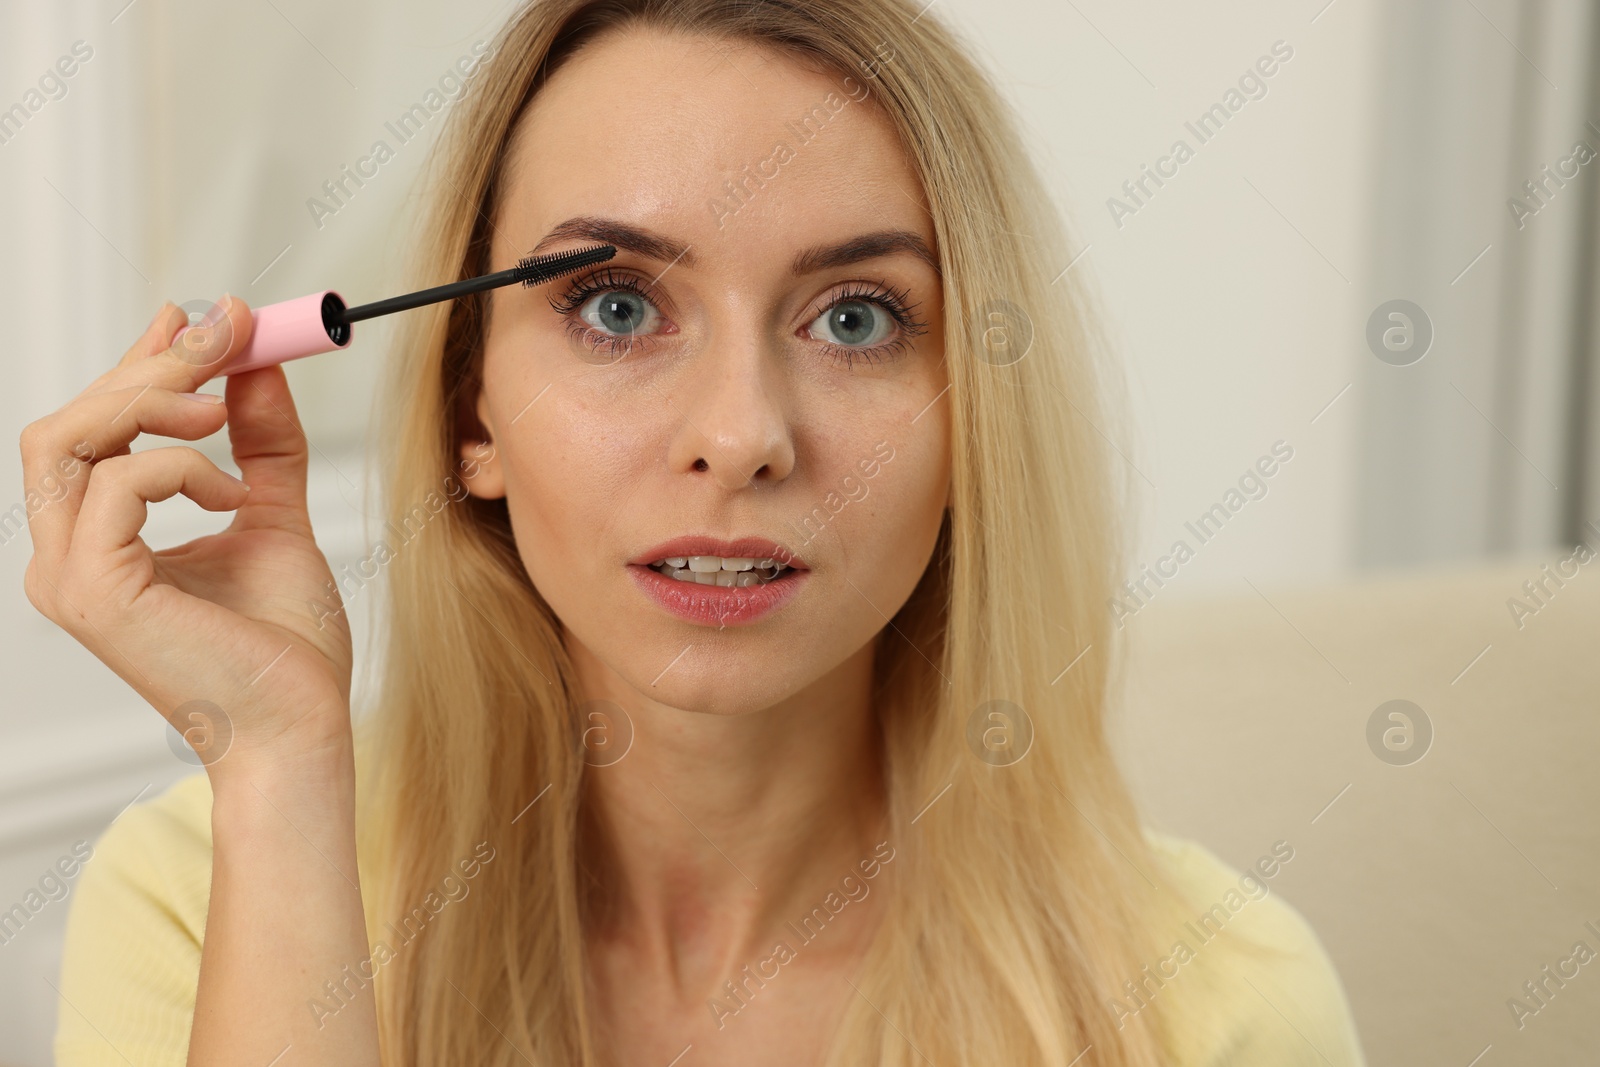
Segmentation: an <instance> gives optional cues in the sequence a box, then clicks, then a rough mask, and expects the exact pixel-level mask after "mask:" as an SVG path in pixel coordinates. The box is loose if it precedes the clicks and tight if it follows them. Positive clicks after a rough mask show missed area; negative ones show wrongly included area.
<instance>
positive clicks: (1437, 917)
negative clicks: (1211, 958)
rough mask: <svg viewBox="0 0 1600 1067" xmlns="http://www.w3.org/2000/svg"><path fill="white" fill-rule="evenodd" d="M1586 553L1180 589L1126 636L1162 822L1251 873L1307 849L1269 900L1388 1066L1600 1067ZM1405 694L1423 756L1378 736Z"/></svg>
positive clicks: (1593, 696)
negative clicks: (1218, 591) (1338, 981)
mask: <svg viewBox="0 0 1600 1067" xmlns="http://www.w3.org/2000/svg"><path fill="white" fill-rule="evenodd" d="M1584 554H1585V555H1588V556H1589V557H1590V561H1589V562H1587V563H1584V562H1582V561H1581V559H1580V558H1577V557H1573V558H1570V559H1569V556H1570V553H1568V552H1566V551H1560V550H1556V551H1552V552H1549V553H1546V554H1545V555H1543V556H1541V557H1537V558H1532V559H1522V560H1518V561H1506V562H1503V563H1496V564H1495V565H1493V566H1486V567H1480V568H1473V569H1451V570H1433V571H1427V572H1420V571H1419V572H1404V573H1400V574H1392V575H1391V574H1383V575H1378V576H1376V577H1372V578H1368V579H1364V580H1362V581H1360V582H1357V583H1354V584H1350V585H1344V586H1336V587H1310V586H1306V587H1299V588H1295V587H1290V586H1287V585H1283V584H1276V583H1273V584H1268V583H1263V582H1260V581H1257V582H1255V583H1254V588H1252V585H1251V584H1250V583H1249V582H1247V581H1246V580H1243V579H1241V580H1240V581H1239V582H1238V583H1237V585H1238V591H1237V593H1230V594H1228V595H1220V596H1219V595H1210V596H1203V597H1195V596H1189V597H1186V596H1184V595H1182V594H1183V590H1182V589H1181V588H1180V587H1179V586H1176V585H1174V586H1171V587H1169V588H1167V589H1163V590H1162V591H1161V592H1160V593H1159V595H1158V596H1157V597H1155V598H1153V599H1152V600H1151V602H1150V603H1149V604H1148V606H1146V607H1145V608H1144V609H1143V610H1141V611H1140V612H1139V613H1138V614H1137V615H1135V616H1134V617H1133V618H1131V619H1128V620H1127V621H1126V625H1125V629H1124V630H1123V639H1124V641H1125V649H1126V653H1127V659H1126V671H1125V675H1126V678H1125V683H1124V685H1125V689H1124V692H1125V706H1124V708H1123V710H1122V711H1121V713H1120V714H1119V715H1118V717H1117V719H1116V721H1115V724H1114V727H1113V729H1114V733H1115V736H1116V738H1117V743H1118V747H1119V750H1120V752H1121V754H1122V759H1123V764H1124V766H1125V767H1126V769H1127V770H1128V773H1129V775H1130V777H1131V779H1132V780H1133V783H1134V788H1135V791H1136V793H1137V794H1138V796H1139V798H1140V800H1141V802H1142V803H1143V805H1144V809H1145V812H1146V816H1147V818H1148V820H1149V821H1150V822H1151V824H1152V825H1154V826H1155V827H1157V828H1159V829H1163V830H1167V831H1169V832H1173V833H1177V834H1181V835H1184V836H1188V837H1192V838H1196V839H1198V840H1200V841H1201V842H1203V843H1205V844H1206V845H1208V846H1209V847H1211V848H1212V849H1213V850H1214V851H1215V852H1217V853H1218V854H1219V855H1220V856H1222V857H1223V858H1224V859H1226V860H1227V861H1228V862H1229V863H1231V864H1233V865H1234V866H1236V867H1243V866H1245V865H1247V864H1248V863H1250V862H1251V861H1252V860H1253V859H1254V858H1255V857H1256V856H1257V855H1259V854H1260V853H1262V852H1263V851H1265V850H1266V849H1268V848H1269V847H1270V845H1271V844H1272V842H1274V841H1276V840H1279V839H1283V840H1287V841H1289V842H1290V843H1291V844H1292V845H1293V846H1294V848H1295V850H1296V856H1295V859H1294V861H1293V862H1292V863H1290V864H1287V865H1285V867H1284V868H1283V872H1282V874H1281V875H1280V877H1279V879H1278V881H1277V882H1276V884H1275V886H1274V888H1275V890H1276V891H1277V892H1280V893H1281V894H1282V895H1283V896H1284V898H1285V899H1287V900H1288V901H1289V902H1290V903H1292V904H1294V905H1295V906H1296V907H1297V908H1299V910H1300V911H1301V913H1302V914H1304V915H1305V916H1306V918H1307V919H1308V920H1310V922H1311V924H1312V926H1313V927H1314V928H1315V929H1316V930H1317V932H1318V934H1319V935H1320V937H1321V939H1322V941H1323V944H1324V945H1325V947H1326V948H1327V950H1328V952H1329V954H1330V956H1331V957H1332V958H1333V961H1334V963H1335V965H1336V966H1337V967H1338V969H1339V972H1340V974H1341V976H1342V977H1343V979H1344V983H1345V988H1346V991H1347V992H1348V994H1349V997H1350V1001H1351V1006H1352V1009H1353V1011H1354V1013H1355V1018H1356V1023H1357V1026H1358V1027H1359V1029H1360V1031H1361V1035H1362V1041H1363V1045H1364V1047H1365V1049H1366V1053H1367V1058H1368V1061H1369V1062H1370V1063H1372V1064H1374V1065H1379V1064H1424V1063H1427V1064H1448V1065H1454V1067H1468V1065H1469V1064H1473V1067H1503V1065H1506V1064H1541V1065H1545V1064H1580V1063H1581V1064H1595V1063H1600V957H1596V958H1594V959H1593V960H1590V961H1588V962H1586V963H1585V962H1580V959H1582V958H1584V957H1585V956H1586V953H1585V952H1584V951H1581V950H1579V951H1575V945H1576V943H1577V942H1580V941H1581V942H1583V943H1584V945H1585V946H1586V948H1587V949H1588V950H1593V952H1595V953H1600V558H1593V555H1592V554H1591V553H1588V552H1587V550H1585V553H1584ZM1563 561H1566V562H1565V563H1563ZM1546 565H1549V569H1548V570H1546V569H1545V568H1546ZM1574 571H1575V572H1576V573H1575V574H1574V573H1573V572H1574ZM1563 573H1565V574H1567V575H1569V577H1562V575H1563ZM1557 579H1559V580H1560V581H1561V583H1562V584H1560V585H1559V586H1558V585H1557V584H1556V580H1557ZM1540 581H1542V582H1543V586H1544V591H1541V590H1540V589H1539V588H1538V585H1537V584H1533V585H1532V586H1531V588H1532V589H1533V592H1534V593H1536V594H1537V596H1538V599H1537V600H1536V599H1534V598H1533V597H1530V596H1529V595H1528V588H1530V587H1525V586H1524V582H1529V583H1538V582H1540ZM1513 599H1515V600H1518V601H1520V602H1521V603H1522V604H1523V605H1524V608H1523V609H1521V610H1514V609H1513V607H1511V606H1509V605H1508V601H1512V600H1513ZM1396 699H1403V700H1407V701H1410V702H1412V703H1413V704H1415V705H1416V706H1417V707H1419V708H1420V709H1422V713H1423V715H1422V716H1418V715H1416V714H1415V713H1412V714H1411V715H1410V716H1409V718H1410V719H1411V720H1413V728H1412V729H1411V730H1410V731H1409V737H1408V729H1407V724H1406V721H1405V720H1404V719H1394V718H1390V717H1389V714H1388V712H1389V711H1390V710H1393V708H1390V709H1386V710H1385V712H1383V713H1382V715H1381V716H1380V719H1381V722H1380V723H1379V724H1378V725H1377V726H1376V727H1373V728H1372V729H1371V730H1370V733H1369V720H1371V719H1372V718H1373V715H1374V712H1375V711H1376V710H1377V709H1378V708H1379V706H1380V705H1383V704H1385V703H1386V702H1388V701H1391V700H1396ZM1423 716H1425V718H1426V721H1427V722H1428V723H1429V724H1431V729H1432V737H1431V741H1429V742H1427V744H1426V751H1425V754H1424V755H1422V756H1421V758H1420V759H1415V757H1416V755H1417V754H1418V753H1419V752H1421V751H1423V736H1424V733H1425V730H1423V729H1421V728H1420V727H1421V726H1422V721H1423ZM1385 735H1387V737H1385ZM1369 736H1370V738H1371V740H1370V741H1369ZM1408 741H1409V744H1410V747H1409V749H1408V748H1407V747H1406V745H1407V742H1408ZM1378 753H1382V754H1383V755H1382V756H1381V757H1380V755H1379V754H1378ZM1586 924H1588V925H1586ZM1546 966H1548V967H1549V968H1550V970H1549V971H1545V970H1543V968H1545V967H1546ZM1563 973H1564V974H1565V975H1567V976H1568V977H1566V978H1562V974H1563ZM1529 982H1531V983H1534V992H1535V993H1538V994H1539V995H1538V996H1537V997H1535V996H1534V995H1533V994H1531V993H1530V992H1529V991H1528V989H1527V988H1526V987H1525V985H1524V983H1529ZM1512 998H1516V1000H1517V1001H1518V1002H1519V1003H1520V1004H1521V1005H1522V1007H1521V1008H1516V1007H1515V1005H1514V1004H1512V1003H1510V1002H1511V1001H1512ZM1475 1058H1477V1059H1475Z"/></svg>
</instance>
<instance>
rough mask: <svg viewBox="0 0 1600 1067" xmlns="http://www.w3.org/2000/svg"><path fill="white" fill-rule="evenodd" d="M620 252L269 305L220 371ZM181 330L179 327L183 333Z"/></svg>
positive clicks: (302, 352)
mask: <svg viewBox="0 0 1600 1067" xmlns="http://www.w3.org/2000/svg"><path fill="white" fill-rule="evenodd" d="M616 254H617V250H616V248H614V247H613V246H611V245H599V246H596V247H593V248H580V249H577V250H575V251H572V252H557V253H554V254H551V255H544V256H529V257H527V258H526V259H523V260H522V261H521V262H519V263H518V264H517V265H516V266H515V267H512V268H511V269H510V270H501V271H496V272H494V273H493V274H484V275H481V276H479V277H477V278H467V279H465V280H463V281H459V282H451V283H450V284H449V285H436V286H434V287H433V288H432V289H422V290H419V291H418V292H415V293H407V294H405V295H404V296H392V297H390V298H389V299H387V300H377V301H374V302H373V303H370V304H361V305H359V306H357V307H346V306H345V303H344V300H343V298H341V297H340V296H339V294H338V293H336V292H334V291H333V290H332V289H328V290H324V291H323V292H320V293H310V294H308V295H306V296H301V297H296V298H295V299H293V300H285V301H283V302H282V303H279V304H267V305H265V306H264V307H258V308H256V309H254V310H253V311H251V312H250V317H251V319H252V320H254V323H255V326H254V329H252V331H251V333H250V343H249V344H247V345H245V346H244V348H242V349H240V350H239V351H238V352H236V353H234V355H233V356H232V358H230V359H229V360H228V362H227V363H226V364H225V365H224V366H223V367H222V368H221V369H220V370H219V371H218V372H217V374H218V376H222V375H228V374H238V373H240V372H241V371H247V370H258V369H260V368H261V367H270V366H272V364H274V363H284V362H287V361H288V360H291V359H299V358H300V357H302V356H314V355H317V354H318V353H319V352H332V351H333V350H335V349H339V348H345V347H348V346H349V344H350V340H351V333H352V330H351V323H355V322H360V321H361V320H363V319H373V318H377V317H378V316H379V315H390V314H393V313H394V312H396V311H407V310H410V309H411V308H416V307H422V306H423V305H424V304H436V303H438V302H439V301H441V300H453V299H455V298H456V297H458V296H466V295H468V294H469V293H481V292H484V291H486V290H489V289H498V288H500V287H501V286H504V285H513V284H516V283H518V282H520V283H521V284H523V285H527V286H533V285H539V284H540V283H542V282H547V281H550V280H551V279H552V278H559V277H561V276H562V275H563V274H571V273H572V272H573V271H575V270H579V269H581V268H583V267H587V266H589V265H590V264H591V263H602V262H604V261H605V260H608V259H610V258H611V257H612V256H614V255H616ZM185 329H187V327H186V328H185ZM183 332H184V331H179V333H180V335H181V334H182V333H183Z"/></svg>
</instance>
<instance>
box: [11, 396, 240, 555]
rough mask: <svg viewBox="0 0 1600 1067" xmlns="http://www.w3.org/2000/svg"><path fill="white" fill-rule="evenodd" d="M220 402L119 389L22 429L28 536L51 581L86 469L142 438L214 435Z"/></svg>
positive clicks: (223, 413) (221, 413) (222, 412)
mask: <svg viewBox="0 0 1600 1067" xmlns="http://www.w3.org/2000/svg"><path fill="white" fill-rule="evenodd" d="M215 399H216V402H215V403H210V402H206V401H198V402H197V401H195V400H192V399H189V398H187V397H183V396H180V395H178V394H177V393H174V392H172V391H171V390H168V389H158V388H156V387H155V386H152V385H144V386H139V387H136V388H135V387H129V388H127V389H117V390H113V391H111V392H104V393H96V394H90V395H88V396H80V397H79V398H78V399H76V400H74V401H72V402H70V403H69V404H67V406H66V407H64V408H62V409H61V410H60V411H58V412H56V413H55V414H53V415H49V416H46V417H45V418H43V419H41V420H39V421H38V422H37V423H35V424H34V425H32V426H30V427H28V429H27V430H26V431H24V435H23V440H24V444H23V448H22V471H23V485H24V487H25V488H26V490H27V492H28V497H27V500H26V503H25V510H26V512H27V517H28V530H29V533H30V534H31V536H32V538H33V550H34V553H35V554H36V555H37V556H38V557H39V558H40V560H41V562H42V564H43V565H44V567H45V569H46V574H47V575H49V574H54V573H55V569H56V567H57V566H58V565H59V564H60V562H61V560H62V559H63V558H65V556H66V554H67V547H68V543H69V542H70V540H71V535H72V527H73V524H74V523H75V522H76V520H77V517H78V510H79V507H80V506H81V504H82V501H83V493H84V488H85V486H86V485H87V484H88V481H89V479H88V477H87V468H88V465H89V464H91V463H95V462H100V461H104V460H106V459H111V458H113V457H115V456H119V455H126V454H128V452H129V451H130V449H129V447H128V445H129V442H131V441H132V440H133V439H134V438H135V437H137V436H138V435H139V434H141V433H153V434H159V435H160V436H162V437H176V438H180V439H182V440H188V441H193V440H197V439H199V438H202V437H206V436H208V435H210V434H213V433H216V432H217V431H218V430H220V429H221V428H222V424H223V423H224V422H226V421H227V417H228V416H227V410H226V408H225V406H224V404H223V403H222V402H221V401H222V398H221V397H216V398H215Z"/></svg>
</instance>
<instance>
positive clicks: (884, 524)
mask: <svg viewBox="0 0 1600 1067" xmlns="http://www.w3.org/2000/svg"><path fill="white" fill-rule="evenodd" d="M936 414H938V412H934V411H930V412H929V413H928V417H925V418H923V419H920V420H918V422H917V423H916V424H915V425H906V424H905V422H903V421H902V422H901V423H899V426H900V429H899V430H898V432H884V433H880V434H878V435H875V436H869V437H867V438H864V439H863V440H862V441H860V442H858V443H854V444H852V446H851V449H852V450H851V451H848V452H844V451H841V452H840V453H839V456H840V458H841V459H844V460H845V463H846V465H845V466H842V467H840V468H839V474H838V476H837V477H835V478H834V479H833V480H832V481H833V486H834V488H833V490H832V492H833V496H832V497H830V498H827V499H828V501H829V507H828V508H827V510H829V511H830V512H831V511H832V509H834V508H837V509H838V510H837V511H836V512H834V513H833V518H832V520H831V522H830V526H831V527H832V532H833V537H832V538H831V544H830V546H829V547H830V548H832V549H833V550H834V551H835V552H836V553H837V554H838V556H839V558H840V559H841V561H842V562H843V564H844V566H845V568H846V571H847V573H848V575H849V577H850V580H851V582H853V583H855V584H856V585H857V586H859V587H860V589H861V592H863V593H865V594H867V596H868V599H870V600H871V601H872V603H873V604H878V605H890V604H893V605H895V606H896V607H898V605H899V604H900V603H902V602H903V601H904V599H905V598H906V597H908V596H909V595H910V593H911V590H912V589H913V588H915V586H916V583H917V580H918V579H919V578H920V577H921V576H922V572H923V570H924V569H925V568H926V566H927V562H928V559H929V557H930V555H931V554H932V551H933V546H934V543H935V541H936V540H937V539H938V534H939V525H940V521H941V519H942V517H943V512H944V507H945V503H946V496H947V487H948V485H949V457H948V453H947V450H946V446H945V439H944V436H943V426H942V424H941V422H940V421H939V420H936V419H935V418H933V417H932V416H934V415H936ZM925 424H926V425H925ZM846 457H848V458H846ZM885 457H887V458H885ZM863 461H865V463H866V466H865V469H863V466H862V462H863ZM870 471H875V472H876V473H872V474H871V475H870V476H869V474H868V472H870ZM813 514H815V513H813ZM862 607H864V608H867V610H868V612H869V613H870V614H871V615H872V618H873V619H874V620H876V624H877V625H880V626H881V625H882V621H883V619H882V616H881V615H878V614H876V612H873V611H872V609H871V607H870V606H869V605H867V604H865V603H864V602H863V603H862ZM885 610H887V608H885ZM891 614H892V613H891Z"/></svg>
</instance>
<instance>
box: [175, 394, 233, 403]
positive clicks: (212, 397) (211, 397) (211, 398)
mask: <svg viewBox="0 0 1600 1067" xmlns="http://www.w3.org/2000/svg"><path fill="white" fill-rule="evenodd" d="M178 395H179V396H186V397H188V398H189V399H190V400H198V401H200V403H202V404H220V403H222V398H221V397H220V396H218V395H217V394H216V393H179V394H178Z"/></svg>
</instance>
